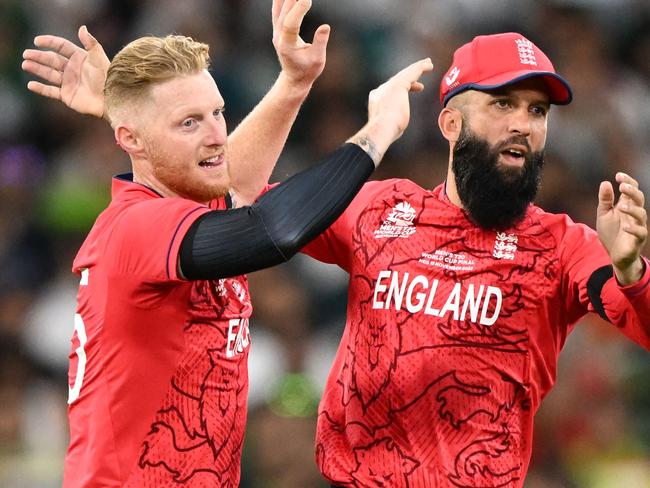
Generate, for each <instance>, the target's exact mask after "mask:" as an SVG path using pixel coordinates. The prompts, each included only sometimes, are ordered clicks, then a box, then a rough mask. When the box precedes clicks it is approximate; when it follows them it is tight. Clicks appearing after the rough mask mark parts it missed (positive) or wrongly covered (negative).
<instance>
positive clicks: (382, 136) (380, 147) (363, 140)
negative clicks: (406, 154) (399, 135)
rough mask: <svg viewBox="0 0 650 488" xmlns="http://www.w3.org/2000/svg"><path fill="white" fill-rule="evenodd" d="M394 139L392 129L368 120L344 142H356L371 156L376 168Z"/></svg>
mask: <svg viewBox="0 0 650 488" xmlns="http://www.w3.org/2000/svg"><path fill="white" fill-rule="evenodd" d="M395 139H396V137H394V131H391V130H389V129H388V128H387V127H386V126H385V125H383V124H380V123H377V122H368V123H367V124H366V125H365V126H363V128H362V129H361V130H360V131H359V132H357V133H356V134H355V135H353V136H352V137H350V139H348V140H347V141H346V142H350V143H352V144H356V145H357V146H359V147H360V148H361V149H363V150H364V151H365V152H366V153H367V154H368V156H370V157H371V158H372V160H373V162H374V163H375V168H376V167H377V166H379V163H380V162H381V160H382V158H383V157H384V154H385V153H386V151H387V150H388V148H389V147H390V145H391V144H392V143H393V141H394V140H395Z"/></svg>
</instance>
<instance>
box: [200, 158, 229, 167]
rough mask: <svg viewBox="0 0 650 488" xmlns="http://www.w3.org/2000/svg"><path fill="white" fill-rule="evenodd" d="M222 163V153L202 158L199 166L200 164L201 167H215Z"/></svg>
mask: <svg viewBox="0 0 650 488" xmlns="http://www.w3.org/2000/svg"><path fill="white" fill-rule="evenodd" d="M222 164H223V155H219V156H214V157H211V158H208V159H204V160H203V161H201V162H199V166H201V167H202V168H207V169H212V168H217V167H218V166H221V165H222Z"/></svg>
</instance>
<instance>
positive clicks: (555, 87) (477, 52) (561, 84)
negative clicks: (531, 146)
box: [440, 32, 573, 107]
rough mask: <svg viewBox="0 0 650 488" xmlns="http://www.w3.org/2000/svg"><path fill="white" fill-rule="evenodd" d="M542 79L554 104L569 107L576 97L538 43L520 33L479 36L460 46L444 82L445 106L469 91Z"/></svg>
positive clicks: (444, 77)
mask: <svg viewBox="0 0 650 488" xmlns="http://www.w3.org/2000/svg"><path fill="white" fill-rule="evenodd" d="M533 77H542V78H543V79H544V82H545V84H546V88H547V91H548V95H549V98H550V102H551V103H554V104H556V105H566V104H568V103H570V102H571V99H572V98H573V94H572V93H571V87H570V86H569V83H568V82H567V81H566V80H565V79H564V78H562V77H561V76H560V75H558V74H557V73H556V72H555V68H553V64H552V63H551V60H550V59H548V57H547V56H546V54H544V53H543V52H542V51H541V50H540V49H539V48H538V47H537V46H536V45H535V44H533V43H532V42H531V41H529V40H528V39H526V38H525V37H524V36H522V35H521V34H517V33H516V32H506V33H503V34H493V35H489V36H477V37H475V38H474V39H473V40H472V42H468V43H467V44H464V45H462V46H461V47H459V48H458V49H457V50H456V52H455V53H454V59H453V61H452V63H451V67H450V68H449V70H448V71H447V73H445V76H443V77H442V81H441V82H440V103H442V105H443V107H444V106H445V105H447V102H448V101H449V99H450V98H451V97H453V96H454V95H458V94H459V93H461V92H463V91H465V90H491V89H494V88H499V87H502V86H505V85H510V84H512V83H517V82H518V81H522V80H525V79H527V78H533Z"/></svg>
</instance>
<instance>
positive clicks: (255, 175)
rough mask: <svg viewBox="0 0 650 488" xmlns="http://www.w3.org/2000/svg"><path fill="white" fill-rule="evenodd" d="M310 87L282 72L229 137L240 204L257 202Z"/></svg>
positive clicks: (233, 183) (231, 164) (237, 201)
mask: <svg viewBox="0 0 650 488" xmlns="http://www.w3.org/2000/svg"><path fill="white" fill-rule="evenodd" d="M310 88H311V85H298V84H296V83H294V82H291V81H289V80H288V79H287V77H286V75H285V74H284V73H283V72H281V73H280V75H279V76H278V79H277V80H276V81H275V83H274V84H273V86H272V87H271V89H270V90H269V92H268V93H267V94H266V95H265V96H264V98H263V99H262V100H261V101H260V103H259V104H258V105H257V106H256V107H255V108H254V109H253V111H252V112H251V113H250V114H248V115H247V116H246V118H245V119H244V120H243V121H242V122H241V123H240V124H239V125H238V126H237V128H236V129H235V130H234V131H233V132H232V133H231V134H230V136H229V137H228V151H229V156H228V157H229V164H230V171H231V179H232V187H233V192H234V196H235V204H236V206H237V207H241V206H244V205H250V204H251V203H253V202H254V201H255V199H256V198H257V197H258V196H259V194H260V192H261V191H262V189H263V188H264V186H265V185H266V184H267V182H268V180H269V178H270V176H271V173H272V172H273V168H274V167H275V163H276V162H277V160H278V158H279V157H280V153H281V152H282V148H283V147H284V144H285V142H286V140H287V137H288V135H289V131H290V130H291V127H292V126H293V123H294V121H295V120H296V117H297V115H298V111H299V110H300V106H301V104H302V102H303V101H304V100H305V98H307V95H308V93H309V90H310Z"/></svg>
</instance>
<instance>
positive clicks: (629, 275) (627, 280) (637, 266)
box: [613, 257, 646, 286]
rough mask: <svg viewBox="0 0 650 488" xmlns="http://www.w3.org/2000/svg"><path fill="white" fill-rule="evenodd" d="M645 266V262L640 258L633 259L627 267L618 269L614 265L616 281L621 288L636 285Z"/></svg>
mask: <svg viewBox="0 0 650 488" xmlns="http://www.w3.org/2000/svg"><path fill="white" fill-rule="evenodd" d="M645 266H646V265H645V261H644V260H643V259H642V258H641V257H639V258H637V259H635V260H634V261H633V262H632V263H631V264H630V265H629V266H624V267H620V266H617V265H615V264H614V265H613V268H614V275H615V276H616V281H618V284H619V285H621V286H629V285H633V284H634V283H637V282H638V281H639V280H640V279H641V278H642V277H643V274H644V272H645Z"/></svg>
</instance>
